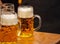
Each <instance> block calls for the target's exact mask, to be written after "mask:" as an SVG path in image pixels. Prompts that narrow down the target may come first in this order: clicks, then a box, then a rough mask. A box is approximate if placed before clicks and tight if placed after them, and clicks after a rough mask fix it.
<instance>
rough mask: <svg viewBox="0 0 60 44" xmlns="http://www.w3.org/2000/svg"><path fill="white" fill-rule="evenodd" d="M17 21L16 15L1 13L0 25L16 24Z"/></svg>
mask: <svg viewBox="0 0 60 44" xmlns="http://www.w3.org/2000/svg"><path fill="white" fill-rule="evenodd" d="M17 23H18V19H17V15H14V14H11V15H5V14H2V15H1V24H2V25H16V24H17Z"/></svg>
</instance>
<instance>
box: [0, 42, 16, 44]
mask: <svg viewBox="0 0 60 44" xmlns="http://www.w3.org/2000/svg"><path fill="white" fill-rule="evenodd" d="M0 44H17V42H0Z"/></svg>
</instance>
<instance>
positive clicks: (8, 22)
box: [0, 3, 18, 44]
mask: <svg viewBox="0 0 60 44" xmlns="http://www.w3.org/2000/svg"><path fill="white" fill-rule="evenodd" d="M17 29H18V18H17V14H16V13H15V12H13V8H12V6H11V4H8V3H7V4H4V6H3V7H2V14H1V29H0V44H17V43H16V41H17Z"/></svg>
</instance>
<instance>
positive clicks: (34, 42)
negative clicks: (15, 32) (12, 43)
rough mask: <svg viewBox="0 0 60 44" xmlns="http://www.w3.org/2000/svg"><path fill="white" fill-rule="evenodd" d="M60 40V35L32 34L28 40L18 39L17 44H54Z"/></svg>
mask: <svg viewBox="0 0 60 44" xmlns="http://www.w3.org/2000/svg"><path fill="white" fill-rule="evenodd" d="M59 40H60V34H53V33H45V32H34V35H33V36H32V37H30V38H19V40H18V44H56V42H58V41H59Z"/></svg>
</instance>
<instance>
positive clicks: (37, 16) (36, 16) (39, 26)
mask: <svg viewBox="0 0 60 44" xmlns="http://www.w3.org/2000/svg"><path fill="white" fill-rule="evenodd" d="M34 18H38V19H39V22H38V23H39V25H38V26H37V27H36V28H35V30H39V29H40V28H41V17H40V16H39V15H34Z"/></svg>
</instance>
